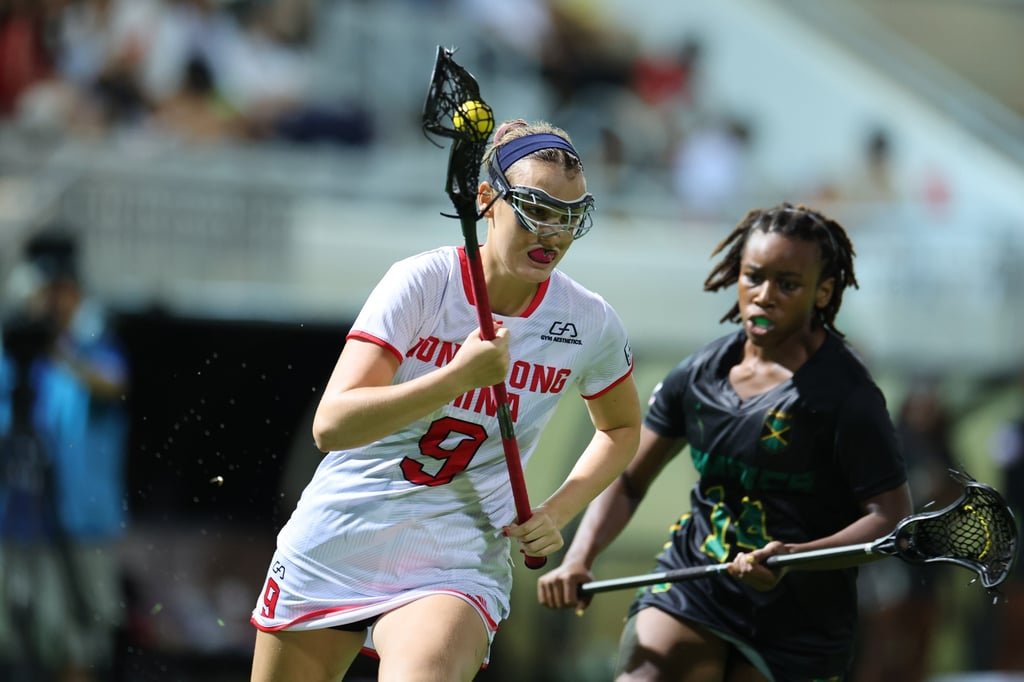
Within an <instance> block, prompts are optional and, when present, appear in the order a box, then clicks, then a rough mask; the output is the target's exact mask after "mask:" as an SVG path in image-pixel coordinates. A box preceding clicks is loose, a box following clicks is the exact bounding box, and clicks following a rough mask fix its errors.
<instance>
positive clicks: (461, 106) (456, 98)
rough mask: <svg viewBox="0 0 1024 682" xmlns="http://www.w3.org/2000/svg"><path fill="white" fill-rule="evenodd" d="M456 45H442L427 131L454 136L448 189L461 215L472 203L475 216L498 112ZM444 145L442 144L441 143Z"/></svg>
mask: <svg viewBox="0 0 1024 682" xmlns="http://www.w3.org/2000/svg"><path fill="white" fill-rule="evenodd" d="M454 54H455V49H454V48H446V47H441V46H438V48H437V58H436V60H435V61H434V70H433V73H432V74H431V77H430V87H429V88H428V89H427V99H426V102H425V103H424V105H423V131H424V133H425V134H426V135H427V137H428V138H429V137H430V135H438V136H441V137H448V138H451V139H453V140H454V143H453V144H452V151H451V158H450V160H449V162H448V179H447V187H446V188H445V191H447V192H448V196H449V197H451V199H452V202H453V203H454V204H455V207H456V209H459V212H460V213H459V214H460V216H462V215H463V210H464V209H465V208H466V207H467V206H468V207H469V208H470V209H471V210H472V211H473V214H474V216H475V213H476V190H477V185H478V180H479V177H480V166H481V163H482V162H483V157H484V152H485V151H486V149H487V139H488V137H490V134H491V131H493V130H494V112H493V111H492V110H491V108H490V106H488V105H487V103H486V102H484V100H483V99H482V98H481V97H480V86H479V85H478V84H477V82H476V78H474V77H473V75H472V74H471V73H469V71H467V70H466V69H464V68H463V67H462V66H460V65H459V64H457V63H456V62H455V60H454V59H453V55H454ZM439 146H440V145H439Z"/></svg>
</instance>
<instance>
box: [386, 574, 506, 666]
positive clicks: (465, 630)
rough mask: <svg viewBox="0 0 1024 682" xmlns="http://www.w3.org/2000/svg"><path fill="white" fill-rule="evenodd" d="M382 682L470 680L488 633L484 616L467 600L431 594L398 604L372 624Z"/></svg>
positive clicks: (486, 644)
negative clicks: (398, 605)
mask: <svg viewBox="0 0 1024 682" xmlns="http://www.w3.org/2000/svg"><path fill="white" fill-rule="evenodd" d="M373 646H374V648H375V649H376V650H377V653H378V654H379V655H380V669H379V670H380V673H379V675H380V677H379V678H378V679H379V680H380V681H381V682H453V681H455V680H472V679H473V678H474V677H475V676H476V674H477V673H478V672H479V671H480V666H481V665H483V662H484V659H485V658H486V656H487V650H488V647H489V646H490V638H489V637H488V634H487V628H486V627H485V625H484V622H483V619H481V618H480V614H479V613H477V610H476V609H474V608H473V607H472V606H470V605H469V604H468V603H467V602H466V601H464V600H462V599H460V598H458V597H455V596H452V595H447V594H435V595H431V596H429V597H424V598H423V599H417V600H416V601H414V602H411V603H409V604H406V605H405V606H401V607H399V608H397V609H395V610H394V611H390V612H388V613H386V614H384V615H383V616H381V618H380V620H378V621H377V623H376V624H375V625H374V626H373Z"/></svg>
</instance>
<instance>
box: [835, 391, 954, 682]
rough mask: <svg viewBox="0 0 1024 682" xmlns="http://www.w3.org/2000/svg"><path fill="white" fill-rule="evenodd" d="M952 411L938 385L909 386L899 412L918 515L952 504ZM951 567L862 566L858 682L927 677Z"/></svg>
mask: <svg viewBox="0 0 1024 682" xmlns="http://www.w3.org/2000/svg"><path fill="white" fill-rule="evenodd" d="M952 426H953V424H952V423H951V418H950V411H949V408H948V406H947V404H946V400H945V397H944V396H943V394H942V390H941V387H940V385H939V384H938V383H937V382H934V381H922V382H920V383H917V384H916V385H912V386H911V388H910V391H909V392H908V394H907V396H906V397H905V398H904V400H903V402H902V404H901V405H900V409H899V413H898V415H897V419H896V432H897V435H898V437H899V440H900V447H901V448H902V450H903V457H904V461H905V462H906V466H907V481H908V482H909V483H910V491H911V496H912V499H913V502H914V506H915V509H916V511H919V512H920V511H925V510H926V508H927V509H930V510H933V511H937V510H939V509H942V508H943V507H945V506H946V505H948V504H950V503H952V502H954V501H955V500H956V499H957V498H958V497H959V495H960V493H961V492H962V488H961V486H960V485H959V484H958V483H957V482H956V480H955V479H953V478H952V477H951V476H950V475H949V470H950V469H955V468H957V461H958V458H957V457H956V456H954V453H953V445H952ZM948 568H949V567H947V566H944V565H942V564H931V565H915V564H908V563H906V562H904V561H901V560H885V561H876V562H874V563H868V564H865V565H864V566H862V567H861V569H860V574H859V577H858V588H859V594H860V596H861V599H860V602H861V603H860V621H859V628H860V635H859V640H860V641H859V645H858V650H859V651H860V652H861V655H859V656H858V658H857V673H856V676H855V680H856V681H857V682H887V681H888V680H900V682H915V681H920V680H924V679H926V678H927V676H928V674H929V672H930V671H929V664H930V662H931V660H932V659H931V654H932V644H933V642H934V638H935V635H936V631H937V629H938V626H939V624H940V622H941V621H940V618H941V616H942V608H943V601H942V595H943V594H948V592H949V591H948V588H947V587H945V586H943V582H944V581H945V580H946V579H947V576H948V575H949V571H948V570H947V569H948Z"/></svg>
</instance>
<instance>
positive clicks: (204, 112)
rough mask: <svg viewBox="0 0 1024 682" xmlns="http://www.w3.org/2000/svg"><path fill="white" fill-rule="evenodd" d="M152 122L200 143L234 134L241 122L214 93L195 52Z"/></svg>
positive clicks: (209, 76)
mask: <svg viewBox="0 0 1024 682" xmlns="http://www.w3.org/2000/svg"><path fill="white" fill-rule="evenodd" d="M153 124H154V125H155V127H156V128H157V129H158V130H160V131H161V132H164V133H167V134H169V135H172V136H175V137H178V138H180V139H182V140H185V141H187V142H200V143H209V142H216V141H220V140H224V139H228V138H232V137H238V136H240V134H241V132H242V128H243V125H244V124H243V122H242V119H241V117H240V116H239V115H238V114H237V112H236V111H235V110H234V109H232V108H231V106H230V105H229V104H228V103H227V102H225V101H224V100H223V99H222V98H221V97H220V96H219V95H218V93H217V91H216V90H215V88H214V82H213V74H212V73H211V72H210V67H209V65H208V64H207V63H206V61H205V60H204V59H203V58H202V57H200V56H198V55H196V56H193V57H192V59H191V60H189V63H188V65H187V66H186V68H185V80H184V83H183V84H182V86H181V89H180V90H179V91H178V92H177V93H175V94H174V95H171V96H170V97H168V98H166V99H164V100H163V101H161V102H160V103H159V104H158V105H157V107H156V110H155V112H154V114H153Z"/></svg>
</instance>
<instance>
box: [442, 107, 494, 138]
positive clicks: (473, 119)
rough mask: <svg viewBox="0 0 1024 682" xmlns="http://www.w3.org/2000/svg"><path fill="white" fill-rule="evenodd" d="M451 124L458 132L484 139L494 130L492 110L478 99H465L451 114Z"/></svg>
mask: <svg viewBox="0 0 1024 682" xmlns="http://www.w3.org/2000/svg"><path fill="white" fill-rule="evenodd" d="M452 125H453V126H455V129H456V130H458V131H459V132H460V133H464V132H468V133H470V134H472V135H473V138H474V139H477V140H486V139H487V136H488V135H490V134H491V131H492V130H494V112H493V111H491V108H490V107H489V106H487V104H485V103H484V102H481V101H480V100H478V99H470V100H466V101H465V102H463V103H462V104H460V105H459V107H458V109H456V110H455V113H453V114H452Z"/></svg>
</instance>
